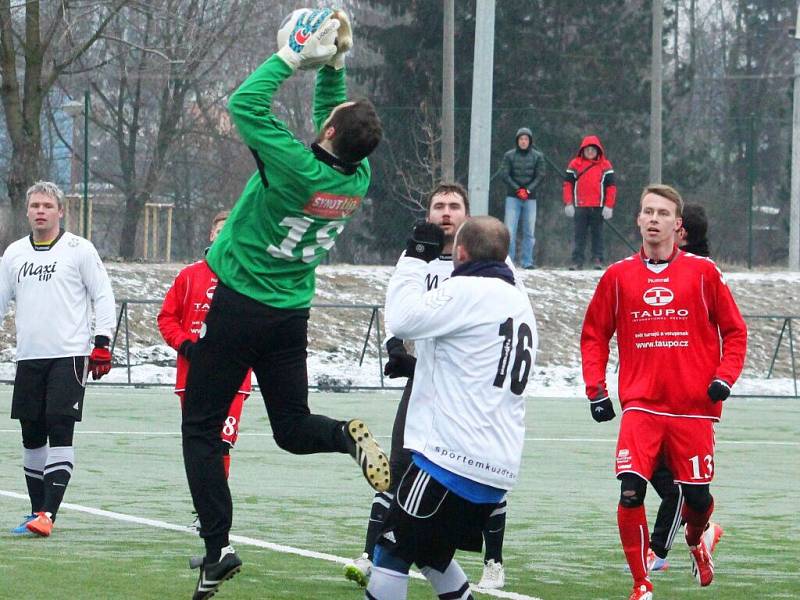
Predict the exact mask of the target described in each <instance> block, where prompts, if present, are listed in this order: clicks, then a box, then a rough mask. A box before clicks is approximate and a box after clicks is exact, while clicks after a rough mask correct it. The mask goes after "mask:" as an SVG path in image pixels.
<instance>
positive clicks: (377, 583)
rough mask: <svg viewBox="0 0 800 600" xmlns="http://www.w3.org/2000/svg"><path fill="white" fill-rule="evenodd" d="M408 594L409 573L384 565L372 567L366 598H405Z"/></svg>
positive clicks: (394, 599) (386, 599)
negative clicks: (391, 569) (390, 568)
mask: <svg viewBox="0 0 800 600" xmlns="http://www.w3.org/2000/svg"><path fill="white" fill-rule="evenodd" d="M407 594H408V575H407V574H406V573H398V572H397V571H390V570H389V569H384V568H383V567H372V574H371V575H370V577H369V585H368V586H367V592H366V595H365V598H366V600H405V598H406V595H407Z"/></svg>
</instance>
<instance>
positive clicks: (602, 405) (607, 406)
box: [589, 396, 617, 423]
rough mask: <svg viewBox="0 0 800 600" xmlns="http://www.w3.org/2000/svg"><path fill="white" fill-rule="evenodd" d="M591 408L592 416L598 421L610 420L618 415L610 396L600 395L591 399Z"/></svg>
mask: <svg viewBox="0 0 800 600" xmlns="http://www.w3.org/2000/svg"><path fill="white" fill-rule="evenodd" d="M589 410H591V411H592V418H593V419H594V420H595V421H597V422H598V423H602V422H603V421H610V420H611V419H613V418H614V417H616V416H617V413H615V412H614V404H613V403H612V402H611V399H610V398H609V397H608V396H599V397H597V398H595V399H594V400H589Z"/></svg>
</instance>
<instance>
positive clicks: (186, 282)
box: [158, 260, 251, 394]
mask: <svg viewBox="0 0 800 600" xmlns="http://www.w3.org/2000/svg"><path fill="white" fill-rule="evenodd" d="M217 283H218V280H217V276H216V275H215V274H214V272H213V271H212V270H211V268H210V267H209V266H208V263H207V262H206V261H205V260H199V261H197V262H196V263H192V264H191V265H189V266H188V267H185V268H184V269H182V270H181V272H180V273H178V275H177V277H175V281H174V282H173V284H172V287H170V288H169V290H168V291H167V295H166V296H164V302H163V304H162V305H161V311H160V312H159V313H158V329H159V331H161V336H162V337H163V338H164V341H165V342H167V344H169V345H170V346H171V347H172V348H174V349H175V350H178V349H179V348H180V347H181V344H183V342H185V341H186V340H191V341H192V342H196V341H197V338H198V337H199V335H200V327H201V326H202V325H203V322H204V321H205V320H206V315H207V314H208V309H209V308H211V298H212V297H213V296H214V290H216V289H217ZM188 372H189V361H188V360H186V358H185V357H184V356H183V355H181V354H178V373H177V376H176V378H175V392H176V393H177V392H182V391H184V390H185V388H186V375H187V373H188ZM250 373H251V371H248V372H247V375H246V376H245V378H244V381H242V385H241V386H240V388H239V392H241V393H245V394H249V393H250V390H251V384H250Z"/></svg>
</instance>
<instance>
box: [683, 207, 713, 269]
mask: <svg viewBox="0 0 800 600" xmlns="http://www.w3.org/2000/svg"><path fill="white" fill-rule="evenodd" d="M682 227H683V228H684V229H685V230H686V245H685V246H683V248H681V249H682V250H684V251H686V252H691V253H692V254H697V255H698V256H708V255H709V254H710V251H709V247H708V237H707V236H708V217H707V216H706V209H705V208H703V207H702V206H701V205H700V204H685V205H684V207H683V224H682Z"/></svg>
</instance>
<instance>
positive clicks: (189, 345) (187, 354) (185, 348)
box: [178, 340, 197, 361]
mask: <svg viewBox="0 0 800 600" xmlns="http://www.w3.org/2000/svg"><path fill="white" fill-rule="evenodd" d="M196 345H197V342H193V341H192V340H185V341H184V342H183V343H182V344H181V347H180V348H178V354H180V355H181V356H183V357H184V358H185V359H186V360H188V361H191V360H192V352H194V347H195V346H196Z"/></svg>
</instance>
